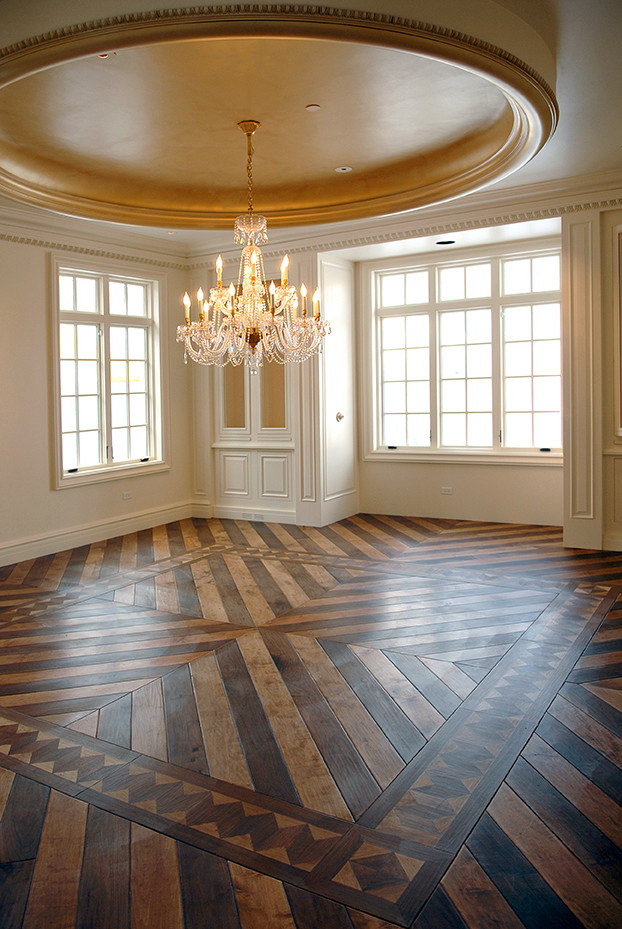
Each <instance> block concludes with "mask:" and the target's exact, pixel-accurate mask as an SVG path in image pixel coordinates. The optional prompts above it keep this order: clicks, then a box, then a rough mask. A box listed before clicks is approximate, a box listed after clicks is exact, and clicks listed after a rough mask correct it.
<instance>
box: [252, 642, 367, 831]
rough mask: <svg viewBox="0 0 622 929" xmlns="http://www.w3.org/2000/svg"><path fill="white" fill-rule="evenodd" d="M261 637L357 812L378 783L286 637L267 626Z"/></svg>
mask: <svg viewBox="0 0 622 929" xmlns="http://www.w3.org/2000/svg"><path fill="white" fill-rule="evenodd" d="M263 637H264V641H265V643H266V645H267V646H268V649H269V651H270V654H271V655H272V658H273V660H274V663H275V664H276V666H277V668H278V670H279V671H280V673H281V676H282V678H283V680H284V681H285V684H286V686H287V688H288V690H289V692H290V694H291V695H292V697H293V699H294V702H295V703H296V706H297V707H298V710H299V712H300V715H301V716H302V718H303V719H304V721H305V723H306V725H307V728H308V729H309V732H310V733H311V735H312V737H313V739H314V741H315V743H316V745H317V747H318V749H319V750H320V752H321V754H322V756H323V758H324V761H325V762H326V765H327V766H328V768H329V770H330V772H331V774H332V776H333V778H334V779H335V782H336V784H337V786H338V787H339V790H340V791H341V794H342V795H343V798H344V800H345V802H346V803H347V805H348V807H349V809H350V810H351V811H352V814H353V815H354V816H355V817H357V816H360V815H361V813H362V812H363V811H364V810H366V809H367V807H368V806H369V805H370V804H371V803H373V801H374V800H375V799H376V798H377V797H378V794H379V792H380V791H379V787H378V784H377V783H376V781H375V780H374V778H373V777H372V775H371V773H370V771H369V769H368V768H367V766H366V765H365V764H364V762H363V760H362V759H361V757H360V755H359V754H358V752H357V751H356V749H355V748H354V746H353V744H352V742H351V741H350V739H349V738H348V736H347V735H346V733H345V732H344V730H343V728H342V726H341V724H340V722H339V720H338V719H337V717H336V716H335V714H334V713H333V711H332V709H331V708H330V706H329V705H328V703H327V702H326V700H325V698H324V696H323V694H322V692H321V691H320V689H319V688H318V686H317V684H316V683H315V681H314V680H313V678H312V677H311V676H310V674H309V672H308V671H307V669H306V667H305V666H304V664H303V663H302V661H301V660H300V658H299V656H298V654H297V652H296V651H295V649H294V648H293V647H292V645H291V643H290V642H289V641H288V639H287V638H286V637H285V636H281V635H279V634H278V633H274V632H271V631H270V630H267V629H266V630H264V632H263Z"/></svg>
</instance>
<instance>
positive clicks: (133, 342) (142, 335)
mask: <svg viewBox="0 0 622 929" xmlns="http://www.w3.org/2000/svg"><path fill="white" fill-rule="evenodd" d="M146 343H147V333H146V332H145V330H144V329H133V328H132V329H128V330H127V354H128V358H136V359H138V358H146V357H147V353H146Z"/></svg>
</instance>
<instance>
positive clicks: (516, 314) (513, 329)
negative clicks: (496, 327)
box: [503, 306, 531, 342]
mask: <svg viewBox="0 0 622 929" xmlns="http://www.w3.org/2000/svg"><path fill="white" fill-rule="evenodd" d="M503 336H504V338H505V341H506V342H523V341H524V340H525V339H530V338H531V307H530V306H512V307H506V309H505V310H504V311H503Z"/></svg>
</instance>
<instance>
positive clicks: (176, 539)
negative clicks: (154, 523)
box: [166, 521, 186, 558]
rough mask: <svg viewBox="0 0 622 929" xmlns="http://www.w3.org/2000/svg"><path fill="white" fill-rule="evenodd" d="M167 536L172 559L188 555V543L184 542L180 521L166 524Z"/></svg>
mask: <svg viewBox="0 0 622 929" xmlns="http://www.w3.org/2000/svg"><path fill="white" fill-rule="evenodd" d="M166 536H167V539H168V547H169V551H170V553H171V558H175V557H176V556H177V555H185V554H186V542H185V540H184V534H183V532H182V529H181V524H180V523H179V522H178V521H177V522H174V523H167V524H166Z"/></svg>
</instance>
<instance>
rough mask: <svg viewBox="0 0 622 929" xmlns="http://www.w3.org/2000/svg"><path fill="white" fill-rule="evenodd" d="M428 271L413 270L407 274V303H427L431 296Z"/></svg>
mask: <svg viewBox="0 0 622 929" xmlns="http://www.w3.org/2000/svg"><path fill="white" fill-rule="evenodd" d="M428 280H429V279H428V272H427V271H411V272H410V273H409V274H407V275H406V303H409V304H413V303H427V302H428V300H429V297H430V292H429V283H428Z"/></svg>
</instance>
